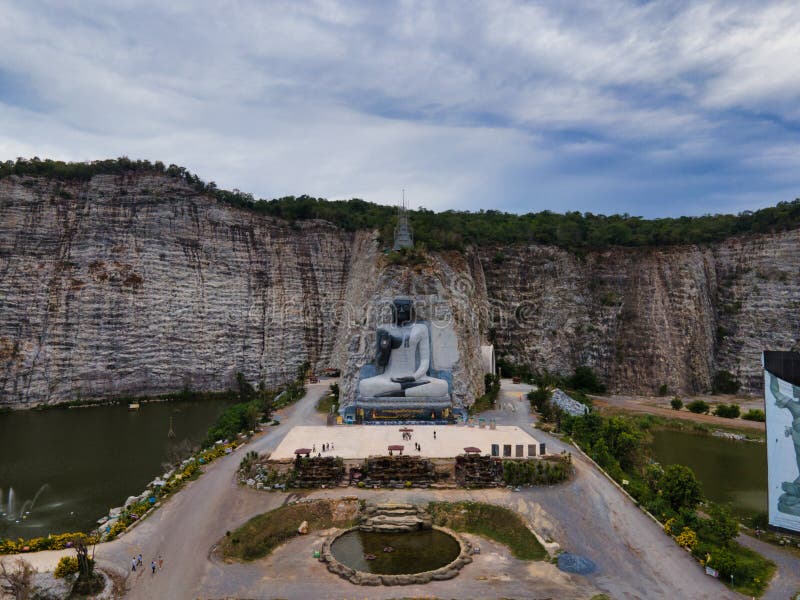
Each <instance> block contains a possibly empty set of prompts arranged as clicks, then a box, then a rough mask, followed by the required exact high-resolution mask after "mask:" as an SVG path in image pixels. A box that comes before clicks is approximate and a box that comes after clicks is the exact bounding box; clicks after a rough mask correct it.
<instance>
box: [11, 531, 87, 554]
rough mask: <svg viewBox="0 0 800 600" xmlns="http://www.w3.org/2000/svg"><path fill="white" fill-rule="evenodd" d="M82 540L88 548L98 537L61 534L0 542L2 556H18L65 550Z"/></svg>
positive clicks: (81, 534)
mask: <svg viewBox="0 0 800 600" xmlns="http://www.w3.org/2000/svg"><path fill="white" fill-rule="evenodd" d="M77 538H80V539H82V540H83V542H84V543H85V544H86V545H87V546H88V545H91V544H96V543H97V536H93V535H92V536H89V535H86V534H85V533H60V534H58V535H49V536H47V537H39V538H31V539H29V540H23V539H22V538H19V539H17V540H16V541H15V540H5V541H3V542H0V554H17V553H19V552H38V551H39V550H63V549H64V548H66V547H67V544H68V543H70V542H72V541H74V540H75V539H77Z"/></svg>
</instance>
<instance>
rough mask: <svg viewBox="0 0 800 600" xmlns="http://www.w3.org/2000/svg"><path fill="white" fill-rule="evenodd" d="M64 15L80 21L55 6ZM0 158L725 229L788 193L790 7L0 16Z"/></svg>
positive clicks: (793, 35) (795, 125)
mask: <svg viewBox="0 0 800 600" xmlns="http://www.w3.org/2000/svg"><path fill="white" fill-rule="evenodd" d="M70 5H72V6H70ZM0 15H1V18H0V159H2V160H7V159H13V158H16V157H17V156H28V157H30V156H34V155H36V156H39V157H49V158H57V159H64V160H91V159H97V158H107V157H116V156H120V155H127V156H130V157H131V158H147V159H150V160H161V161H164V162H165V163H176V164H179V165H183V166H186V167H187V168H189V169H190V170H191V171H193V172H195V173H197V174H198V175H200V177H202V178H203V179H205V180H207V181H212V180H213V181H215V182H217V184H218V185H219V186H220V187H226V188H239V189H241V190H243V191H248V192H252V193H253V194H254V195H255V196H256V197H266V198H272V197H276V196H282V195H289V194H295V195H299V194H303V193H306V194H312V195H316V196H324V197H328V198H346V197H354V196H355V197H361V198H364V199H367V200H372V201H375V202H381V203H395V202H397V201H398V199H399V197H400V190H401V189H402V188H405V189H406V190H407V196H408V198H409V199H410V201H411V204H412V206H425V207H426V208H432V209H448V208H454V209H470V210H475V209H479V208H499V209H503V210H508V211H513V212H528V211H537V210H543V209H550V210H554V211H558V212H563V211H566V210H580V211H591V212H602V213H612V212H628V213H630V214H636V215H643V216H647V217H653V216H667V215H679V214H703V213H715V212H738V211H741V210H747V209H754V208H758V207H761V206H767V205H771V204H775V203H777V202H779V201H782V200H792V199H794V198H796V197H798V196H800V3H798V2H796V1H787V2H765V1H762V0H759V1H753V2H745V1H736V0H732V1H728V2H702V3H696V2H679V1H672V2H658V1H656V2H633V1H631V2H617V1H614V0H603V1H602V2H570V1H557V2H556V1H553V2H514V1H505V0H492V1H487V2H468V1H466V0H455V1H453V2H446V1H441V2H414V1H406V2H389V1H376V2H366V1H364V2H336V1H333V0H330V1H329V0H319V1H316V2H297V1H287V2H277V1H276V2H263V1H262V2H244V1H242V2H221V1H220V2H197V1H194V0H186V1H183V0H170V1H169V2H153V3H147V2H133V1H129V0H115V1H113V2H108V3H101V2H93V1H86V0H83V1H81V2H75V3H67V2H61V1H54V2H40V1H33V0H32V1H30V2H28V1H25V2H21V1H17V2H11V1H5V0H0Z"/></svg>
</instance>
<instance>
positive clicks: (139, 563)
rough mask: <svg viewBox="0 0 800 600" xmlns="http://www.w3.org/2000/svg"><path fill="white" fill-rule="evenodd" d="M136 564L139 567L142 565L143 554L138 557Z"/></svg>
mask: <svg viewBox="0 0 800 600" xmlns="http://www.w3.org/2000/svg"><path fill="white" fill-rule="evenodd" d="M136 566H137V567H141V566H142V555H141V554H140V555H139V556H138V557H137V559H136Z"/></svg>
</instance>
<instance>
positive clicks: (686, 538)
mask: <svg viewBox="0 0 800 600" xmlns="http://www.w3.org/2000/svg"><path fill="white" fill-rule="evenodd" d="M675 541H676V542H678V545H679V546H681V547H683V548H688V549H689V550H694V549H695V547H696V546H697V534H696V533H695V532H694V531H692V530H691V529H689V528H688V527H684V528H683V531H681V533H680V535H679V536H677V537H676V538H675Z"/></svg>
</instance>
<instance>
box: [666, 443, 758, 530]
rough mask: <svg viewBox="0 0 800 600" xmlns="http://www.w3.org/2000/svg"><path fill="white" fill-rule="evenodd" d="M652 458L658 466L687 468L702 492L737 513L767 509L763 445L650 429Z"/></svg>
mask: <svg viewBox="0 0 800 600" xmlns="http://www.w3.org/2000/svg"><path fill="white" fill-rule="evenodd" d="M650 449H651V453H652V455H653V458H654V459H655V460H657V461H658V462H660V463H661V464H662V465H664V466H666V465H671V464H682V465H686V466H688V467H690V468H691V469H692V470H693V471H694V472H695V475H697V478H698V479H699V480H700V481H701V482H702V484H703V494H704V495H705V496H706V497H708V498H709V499H711V500H714V501H715V502H721V503H726V504H729V505H730V506H731V507H732V508H733V510H734V511H735V512H737V513H740V514H752V513H755V512H766V511H767V448H766V445H765V444H761V443H756V442H737V441H735V440H729V439H725V438H718V437H714V436H711V435H703V434H697V433H689V432H685V431H670V430H661V431H654V432H653V443H652V446H651V448H650Z"/></svg>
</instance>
